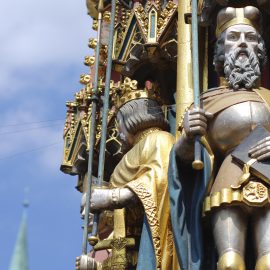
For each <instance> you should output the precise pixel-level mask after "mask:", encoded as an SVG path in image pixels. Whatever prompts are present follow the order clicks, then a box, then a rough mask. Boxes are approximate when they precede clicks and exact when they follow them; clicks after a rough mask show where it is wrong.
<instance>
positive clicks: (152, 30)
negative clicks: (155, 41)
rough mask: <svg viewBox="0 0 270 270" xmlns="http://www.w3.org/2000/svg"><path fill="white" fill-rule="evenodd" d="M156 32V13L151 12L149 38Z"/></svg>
mask: <svg viewBox="0 0 270 270" xmlns="http://www.w3.org/2000/svg"><path fill="white" fill-rule="evenodd" d="M155 33H156V13H155V12H154V11H152V12H151V29H150V38H154V37H155Z"/></svg>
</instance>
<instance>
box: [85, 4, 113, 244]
mask: <svg viewBox="0 0 270 270" xmlns="http://www.w3.org/2000/svg"><path fill="white" fill-rule="evenodd" d="M115 9H116V0H112V1H111V23H110V32H109V43H108V60H107V67H106V79H105V91H104V99H103V111H102V129H101V140H100V150H99V164H98V183H97V185H98V186H102V181H103V180H104V163H105V150H106V139H107V119H108V112H109V97H110V81H111V72H112V54H113V36H114V21H115ZM97 230H98V214H94V221H93V227H92V235H91V237H90V243H91V244H92V245H94V244H96V242H97V240H98V239H97V237H96V236H97Z"/></svg>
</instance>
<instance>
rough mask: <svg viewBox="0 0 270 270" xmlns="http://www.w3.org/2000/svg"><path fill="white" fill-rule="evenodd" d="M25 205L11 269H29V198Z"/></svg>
mask: <svg viewBox="0 0 270 270" xmlns="http://www.w3.org/2000/svg"><path fill="white" fill-rule="evenodd" d="M23 206H24V211H23V216H22V220H21V224H20V229H19V233H18V236H17V241H16V245H15V248H14V251H13V255H12V259H11V263H10V267H9V270H29V266H28V252H27V249H28V245H27V208H28V206H29V202H28V200H27V199H25V200H24V202H23Z"/></svg>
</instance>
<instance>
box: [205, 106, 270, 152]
mask: <svg viewBox="0 0 270 270" xmlns="http://www.w3.org/2000/svg"><path fill="white" fill-rule="evenodd" d="M257 125H263V126H264V127H265V128H267V129H268V130H270V111H269V109H268V107H267V105H266V104H264V103H261V102H254V101H247V102H243V103H239V104H235V105H233V106H231V107H228V108H226V109H225V110H223V111H221V112H219V113H218V114H217V115H216V116H215V117H214V119H213V120H210V123H209V125H208V132H207V139H208V141H209V143H210V145H211V147H212V149H213V151H214V152H215V154H216V155H219V156H220V155H221V156H220V157H225V156H226V155H227V154H228V153H229V152H230V151H232V150H233V149H234V148H235V147H236V146H237V145H239V144H240V143H241V141H242V140H243V139H244V138H245V137H246V136H247V135H248V134H249V133H250V132H251V131H252V129H253V128H254V127H255V126H257Z"/></svg>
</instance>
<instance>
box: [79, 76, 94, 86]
mask: <svg viewBox="0 0 270 270" xmlns="http://www.w3.org/2000/svg"><path fill="white" fill-rule="evenodd" d="M90 82H91V75H89V74H82V75H81V76H80V83H81V84H83V85H87V84H88V83H90Z"/></svg>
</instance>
